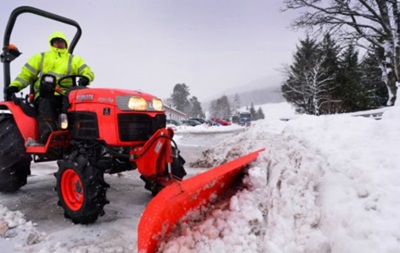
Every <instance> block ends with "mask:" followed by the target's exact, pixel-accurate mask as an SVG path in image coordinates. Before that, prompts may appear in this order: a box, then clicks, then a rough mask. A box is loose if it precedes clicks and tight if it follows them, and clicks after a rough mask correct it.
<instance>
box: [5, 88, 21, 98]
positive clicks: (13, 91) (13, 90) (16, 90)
mask: <svg viewBox="0 0 400 253" xmlns="http://www.w3.org/2000/svg"><path fill="white" fill-rule="evenodd" d="M18 91H19V89H18V87H15V86H8V88H7V96H8V97H11V95H12V94H13V93H16V92H18Z"/></svg>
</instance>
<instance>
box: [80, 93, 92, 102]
mask: <svg viewBox="0 0 400 253" xmlns="http://www.w3.org/2000/svg"><path fill="white" fill-rule="evenodd" d="M93 98H94V95H93V94H83V95H78V96H77V97H76V101H78V102H83V101H92V100H93Z"/></svg>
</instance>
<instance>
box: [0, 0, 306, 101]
mask: <svg viewBox="0 0 400 253" xmlns="http://www.w3.org/2000/svg"><path fill="white" fill-rule="evenodd" d="M22 5H29V6H33V7H37V8H41V9H44V10H46V11H49V12H53V13H56V14H58V15H61V16H65V17H68V18H71V19H74V20H76V21H77V22H78V23H79V24H80V26H81V27H82V30H83V36H82V38H81V40H80V42H79V43H78V45H77V47H76V48H75V51H74V54H76V55H80V56H82V57H83V58H84V60H85V61H86V63H87V64H88V65H89V66H91V68H92V69H93V71H94V72H95V75H96V79H95V82H94V83H93V84H92V85H93V87H94V86H96V87H121V88H128V89H135V90H141V91H144V92H147V93H152V94H154V95H157V96H159V97H160V98H166V97H168V96H169V95H170V94H171V93H172V90H173V87H174V86H175V84H177V83H185V84H186V85H188V86H189V88H190V93H191V96H197V97H198V98H199V100H200V101H201V100H203V99H207V98H210V97H212V96H213V94H220V93H223V92H224V91H226V90H228V89H231V88H236V87H243V86H244V87H246V86H250V85H251V83H254V82H255V81H258V80H263V83H265V86H267V85H275V86H276V85H278V84H279V81H280V75H281V73H280V72H279V69H282V65H283V64H289V63H290V62H291V60H292V55H293V53H294V52H295V49H296V45H297V44H298V41H299V38H301V33H300V32H295V31H293V30H292V29H290V28H289V24H290V22H291V21H292V20H293V19H294V18H295V13H293V12H287V13H281V12H280V11H279V9H280V8H282V7H283V6H282V1H278V0H157V1H155V0H154V1H152V0H141V1H139V0H118V1H106V0H69V1H46V0H25V1H24V0H3V1H2V7H1V9H0V29H1V30H0V31H1V32H2V35H3V34H4V29H5V27H6V23H7V20H8V17H9V15H10V13H11V12H12V10H13V9H14V8H16V7H18V6H22ZM55 30H61V31H63V32H65V33H66V35H67V36H68V39H69V40H71V39H72V36H73V34H74V32H75V30H74V29H73V28H71V27H68V26H65V25H63V24H61V23H56V22H54V21H51V20H49V19H44V18H41V17H39V16H33V15H31V14H22V15H21V16H20V18H18V19H17V23H16V26H15V29H14V31H13V34H12V36H11V42H12V43H14V44H15V45H17V47H18V48H19V49H20V51H22V52H23V55H21V56H20V57H19V58H18V59H17V60H15V61H14V62H13V63H12V66H11V71H12V73H11V74H12V76H11V78H12V79H13V78H14V77H15V76H16V75H17V74H18V73H19V71H20V68H21V66H23V64H25V62H26V61H27V60H28V58H29V57H30V56H31V55H32V54H34V53H36V52H42V51H46V50H47V49H48V37H49V35H50V34H51V33H52V32H53V31H55ZM2 40H3V38H2ZM0 77H1V83H3V72H2V71H1V75H0ZM258 83H260V81H258Z"/></svg>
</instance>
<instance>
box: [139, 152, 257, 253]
mask: <svg viewBox="0 0 400 253" xmlns="http://www.w3.org/2000/svg"><path fill="white" fill-rule="evenodd" d="M262 151H264V149H260V150H257V151H255V152H252V153H250V154H248V155H245V156H242V157H240V158H237V159H235V160H233V161H230V162H228V163H225V164H222V165H220V166H218V167H215V168H213V169H210V170H208V171H206V172H204V173H201V174H199V175H197V176H194V177H191V178H189V179H187V180H184V181H181V182H175V183H173V184H171V185H170V186H167V187H166V188H164V189H163V190H162V191H161V192H160V193H158V194H157V195H156V196H155V197H154V198H153V199H152V200H151V201H150V202H149V204H148V205H147V207H146V209H145V210H144V212H143V214H142V217H141V219H140V222H139V226H138V252H139V253H153V252H156V250H157V248H158V245H159V243H160V242H161V241H163V240H165V238H166V237H167V236H168V235H169V233H170V232H171V231H172V229H173V228H174V227H175V225H176V224H177V223H178V221H179V220H181V219H182V218H184V217H185V216H186V215H187V214H188V212H190V211H194V210H198V209H199V208H200V207H202V206H206V205H208V204H209V203H210V202H211V200H212V199H213V198H215V197H217V196H218V197H219V196H221V195H223V194H224V193H226V192H227V191H228V190H229V189H230V188H231V187H232V186H234V185H235V182H237V180H238V178H239V177H240V175H241V172H242V170H243V169H244V168H245V167H246V165H248V164H249V163H251V162H253V161H254V160H256V158H257V157H258V154H259V153H260V152H262Z"/></svg>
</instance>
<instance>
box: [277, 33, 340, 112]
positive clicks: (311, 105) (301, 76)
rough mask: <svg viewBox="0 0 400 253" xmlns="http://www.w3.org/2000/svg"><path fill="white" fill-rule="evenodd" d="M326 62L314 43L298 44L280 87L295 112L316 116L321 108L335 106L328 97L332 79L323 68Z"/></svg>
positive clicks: (302, 41)
mask: <svg viewBox="0 0 400 253" xmlns="http://www.w3.org/2000/svg"><path fill="white" fill-rule="evenodd" d="M325 60H326V55H324V54H321V50H319V49H318V44H317V43H316V42H315V40H312V39H310V38H309V37H307V38H306V39H305V40H301V41H300V46H298V47H297V52H296V53H295V55H294V63H293V64H292V65H291V66H290V67H289V68H288V69H287V70H286V71H287V76H288V79H287V80H286V82H285V83H284V85H283V86H282V92H283V96H284V97H285V99H286V100H287V101H288V102H290V103H292V104H294V105H295V106H296V107H297V109H298V111H300V112H304V113H307V114H315V115H319V114H320V113H321V112H322V111H321V108H322V106H326V104H328V103H334V102H337V101H334V100H333V99H332V96H331V91H332V90H333V89H334V88H335V86H334V84H335V83H334V78H335V77H334V75H332V73H331V71H330V69H329V68H328V67H327V66H325V67H324V66H323V64H324V63H325Z"/></svg>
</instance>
